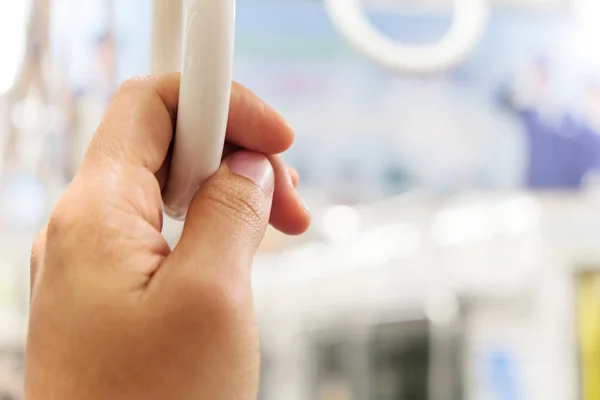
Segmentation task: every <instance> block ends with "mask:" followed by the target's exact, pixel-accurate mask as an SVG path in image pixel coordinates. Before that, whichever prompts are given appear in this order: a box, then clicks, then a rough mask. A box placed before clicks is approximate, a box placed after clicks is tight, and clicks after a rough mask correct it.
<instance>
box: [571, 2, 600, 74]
mask: <svg viewBox="0 0 600 400" xmlns="http://www.w3.org/2000/svg"><path fill="white" fill-rule="evenodd" d="M572 10H573V16H574V18H575V22H576V24H577V32H576V37H575V38H574V40H573V43H574V47H575V50H576V51H578V52H579V53H580V56H582V57H583V61H584V62H585V63H586V64H590V66H591V67H599V66H600V51H598V46H597V39H598V38H599V37H600V24H599V23H598V20H600V1H598V0H575V1H574V2H573V4H572Z"/></svg>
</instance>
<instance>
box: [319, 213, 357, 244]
mask: <svg viewBox="0 0 600 400" xmlns="http://www.w3.org/2000/svg"><path fill="white" fill-rule="evenodd" d="M361 224H362V218H361V216H360V213H359V212H358V211H357V210H355V209H354V208H352V207H349V206H334V207H331V208H330V209H328V210H327V211H326V212H325V214H324V215H323V219H322V221H321V230H322V232H323V234H325V235H326V236H327V237H328V238H329V239H331V240H334V241H342V240H348V239H352V238H354V237H356V236H357V235H358V233H359V232H360V228H361Z"/></svg>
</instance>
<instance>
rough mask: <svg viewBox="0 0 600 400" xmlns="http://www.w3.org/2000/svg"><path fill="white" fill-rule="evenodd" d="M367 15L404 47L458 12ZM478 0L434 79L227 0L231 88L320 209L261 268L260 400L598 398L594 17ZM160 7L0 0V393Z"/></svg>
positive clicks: (526, 3) (305, 23)
mask: <svg viewBox="0 0 600 400" xmlns="http://www.w3.org/2000/svg"><path fill="white" fill-rule="evenodd" d="M363 3H364V4H363V5H364V7H365V13H366V14H367V15H368V16H369V18H370V20H371V22H372V24H373V25H374V26H375V27H376V28H377V29H378V30H380V31H381V32H382V33H383V34H385V35H387V36H388V37H389V38H391V39H393V40H397V41H399V42H401V43H404V44H407V45H419V46H423V45H428V44H431V43H435V42H436V41H438V40H440V39H441V38H443V37H444V35H445V34H446V32H447V31H448V30H449V29H450V27H451V25H452V23H453V11H452V10H453V7H454V6H455V4H454V2H453V1H451V0H387V1H386V0H365V1H363ZM457 4H460V1H458V2H457ZM481 4H485V5H486V6H488V7H489V9H490V12H489V18H487V19H486V20H485V21H483V22H484V25H482V26H483V31H482V32H481V35H479V37H474V38H473V42H474V43H475V44H474V45H473V46H472V47H471V48H469V51H466V52H465V54H463V56H461V58H460V60H457V62H456V63H454V64H453V65H452V66H450V67H448V68H445V69H443V70H440V71H439V72H435V73H431V71H418V70H416V69H413V70H410V71H408V70H401V69H398V68H392V67H390V65H384V63H381V62H380V60H379V61H378V60H376V59H374V58H369V57H367V56H366V55H365V52H364V51H363V52H361V51H359V50H360V49H358V48H357V47H356V46H355V45H353V44H351V40H347V39H348V38H344V36H343V35H341V34H340V32H341V31H340V30H339V29H336V25H335V24H334V22H333V20H332V18H331V15H329V14H328V12H327V8H326V5H325V4H324V3H323V2H322V1H318V0H238V15H237V43H236V64H235V78H236V80H239V81H241V82H242V83H243V84H245V85H246V86H248V87H250V88H251V89H252V90H254V91H255V92H256V93H257V94H258V95H260V96H261V97H263V98H264V99H265V100H267V101H268V102H269V103H271V104H272V105H273V106H274V107H275V108H277V109H278V110H279V111H281V112H282V114H283V115H284V116H285V117H286V118H287V119H288V120H289V121H290V122H291V123H292V124H293V125H294V127H295V128H296V131H297V143H296V145H295V147H294V148H293V149H292V150H290V151H289V153H288V154H286V155H285V157H286V159H287V161H288V162H289V163H290V164H291V165H293V166H294V167H295V168H297V169H298V171H299V172H300V174H301V176H302V183H301V187H300V191H301V194H302V196H303V197H304V199H305V200H306V202H307V204H308V205H309V207H310V208H311V210H312V211H313V213H314V225H313V227H312V228H311V230H310V232H309V233H308V234H306V235H304V236H302V237H298V238H286V237H283V236H282V235H279V234H278V233H276V232H274V231H269V232H268V234H267V238H266V239H265V242H264V244H263V248H262V250H261V253H260V254H259V256H258V257H257V258H256V262H255V264H256V265H255V269H254V277H253V278H254V288H255V296H256V305H257V308H258V315H259V319H260V324H261V328H262V338H263V347H262V348H263V375H262V389H261V395H260V396H261V397H260V399H261V400H430V399H431V400H461V399H473V400H488V399H489V400H533V399H540V400H570V399H573V400H575V399H578V400H600V47H598V44H597V43H598V40H600V2H598V0H489V1H485V3H484V2H481ZM151 13H152V4H151V0H118V1H117V0H112V1H111V0H0V51H1V52H2V57H1V58H0V60H1V61H0V236H1V238H0V251H1V256H0V399H2V400H17V399H21V398H22V390H21V385H22V375H23V373H22V372H23V352H24V341H25V339H24V338H25V334H26V327H27V317H26V316H27V312H28V309H27V307H28V296H29V270H28V263H29V249H30V245H31V242H32V240H33V237H34V236H35V234H36V233H37V232H38V230H39V229H41V227H42V226H43V225H44V223H45V221H46V219H47V218H48V216H49V213H50V210H51V209H52V207H53V204H54V203H55V202H56V200H57V199H58V198H59V197H60V195H61V193H62V191H63V190H64V188H65V187H66V185H67V184H68V183H69V181H70V180H71V179H72V177H73V176H74V174H75V172H76V170H77V167H78V165H79V162H80V160H81V159H82V156H83V152H84V150H85V148H86V146H87V144H88V142H89V140H90V138H91V136H92V135H93V133H94V130H95V128H96V126H97V125H98V123H99V121H100V119H101V117H102V114H103V111H104V109H105V107H106V105H107V103H108V101H109V99H110V97H111V95H112V94H113V92H114V90H115V88H116V87H117V86H118V85H119V84H120V82H122V81H123V80H125V79H127V78H129V77H132V76H134V75H138V74H144V73H147V72H148V71H149V67H150V38H151V20H152V18H151V17H152V16H151ZM467 14H468V13H467ZM474 15H475V14H473V16H474ZM338 28H339V27H338ZM180 229H181V226H180V224H178V223H176V222H173V221H167V223H166V225H165V231H164V234H165V235H166V236H167V238H168V239H169V240H170V241H171V243H176V241H177V238H178V235H179V232H180Z"/></svg>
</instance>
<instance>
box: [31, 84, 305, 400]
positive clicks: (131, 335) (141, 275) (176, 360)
mask: <svg viewBox="0 0 600 400" xmlns="http://www.w3.org/2000/svg"><path fill="white" fill-rule="evenodd" d="M178 91H179V75H178V74H173V75H168V76H160V77H158V76H150V77H144V78H137V79H134V80H131V81H129V82H127V83H125V84H124V85H123V86H122V87H121V88H120V90H119V91H118V93H117V94H116V96H115V98H114V99H113V101H112V103H111V105H110V107H109V109H108V111H107V113H106V116H105V118H104V120H103V122H102V124H101V126H100V127H99V128H98V131H97V132H96V134H95V136H94V139H93V141H92V143H91V145H90V148H89V150H88V152H87V154H86V157H85V160H84V162H83V165H82V167H81V169H80V171H79V172H78V174H77V176H76V177H75V179H74V180H73V182H72V184H71V185H70V186H69V188H68V189H67V191H66V193H65V194H64V196H63V198H62V199H61V200H60V202H59V203H58V204H57V206H56V208H55V209H54V211H53V213H52V216H51V218H50V220H49V223H48V225H47V226H46V228H45V229H44V230H43V231H42V232H41V233H40V235H39V236H38V238H37V240H36V242H35V244H34V246H33V250H32V257H31V276H32V297H31V313H30V328H29V336H28V347H27V369H26V398H27V399H28V400H42V399H43V400H58V399H60V400H71V399H73V400H75V399H77V400H81V399H86V400H96V399H98V400H100V399H102V400H105V399H113V400H119V399H124V400H125V399H127V400H137V399H140V400H142V399H143V400H153V399H157V400H159V399H160V400H164V399H185V400H187V399H194V400H195V399H210V400H220V399H223V400H244V399H256V397H257V390H258V379H259V364H260V358H259V333H258V328H257V325H256V321H255V314H254V309H253V304H252V291H251V284H250V268H251V263H252V259H253V256H254V254H255V252H256V250H257V248H258V246H259V244H260V242H261V240H262V238H263V235H264V233H265V230H266V228H267V225H268V224H269V223H271V224H272V225H273V226H274V227H276V228H277V229H279V230H281V231H282V232H284V233H288V234H300V233H302V232H304V231H305V230H306V229H307V228H308V225H309V222H310V215H309V213H308V211H307V210H306V209H305V208H304V206H303V204H302V202H301V200H300V198H299V197H298V195H297V193H296V191H295V188H294V187H295V186H296V185H297V184H298V176H297V174H296V173H295V171H293V170H291V169H289V168H288V167H286V165H285V164H284V162H283V161H282V159H281V157H280V156H279V155H277V154H280V153H282V152H283V151H285V150H286V149H287V148H289V147H290V146H291V145H292V142H293V140H294V133H293V130H292V129H291V128H290V127H289V125H288V124H287V123H286V122H285V120H283V118H282V117H280V116H279V115H278V114H277V113H276V112H275V111H274V110H273V109H271V108H270V107H269V106H267V105H265V104H264V103H263V102H262V101H261V100H259V99H258V98H257V97H256V96H255V95H254V94H252V93H251V92H250V91H249V90H248V89H246V88H244V87H242V86H241V85H239V84H235V83H234V84H233V91H232V100H231V110H230V117H229V123H228V129H227V141H228V144H227V146H226V151H225V154H224V161H223V163H222V166H221V169H220V170H219V171H218V172H217V173H216V174H215V176H214V177H213V178H212V179H211V180H210V181H209V182H207V183H206V184H205V185H204V186H203V187H202V188H201V189H200V191H199V192H198V193H197V195H196V196H195V198H194V200H193V202H192V204H191V206H190V210H189V213H188V218H187V220H186V223H185V227H184V231H183V234H182V237H181V240H180V242H179V244H178V245H177V246H176V247H175V248H174V249H172V250H171V249H170V248H169V247H168V245H167V243H166V242H165V240H164V238H163V236H162V235H161V229H162V218H163V217H162V199H161V189H162V188H163V187H164V186H165V184H167V182H166V179H165V177H166V176H168V169H169V163H170V155H169V149H170V146H171V141H172V139H173V127H174V123H175V122H174V121H175V120H176V118H175V117H176V111H177V101H178ZM241 149H243V150H241ZM265 154H266V155H268V156H266V155H265ZM251 178H258V179H254V180H253V179H251ZM255 182H258V183H261V184H262V186H261V185H259V184H257V183H255Z"/></svg>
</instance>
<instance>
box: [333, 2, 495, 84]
mask: <svg viewBox="0 0 600 400" xmlns="http://www.w3.org/2000/svg"><path fill="white" fill-rule="evenodd" d="M324 1H325V8H326V10H327V12H328V13H329V16H330V18H331V21H332V22H333V24H334V26H335V28H336V29H337V31H338V32H339V33H340V35H341V36H342V37H343V38H344V39H346V41H348V43H349V44H350V45H352V46H353V47H354V49H355V50H357V51H358V52H359V53H361V54H362V55H364V56H365V57H367V58H369V59H371V60H372V61H374V62H376V63H378V64H380V65H382V66H384V67H386V68H390V69H392V70H395V71H399V72H406V73H432V72H438V71H444V70H448V69H450V68H452V67H454V66H456V65H457V64H459V63H460V62H462V61H463V60H464V59H465V58H466V57H467V56H468V55H469V54H470V53H471V52H472V51H473V50H474V49H475V47H476V46H477V44H479V42H480V40H481V38H482V36H483V34H484V33H485V29H486V26H487V22H488V18H489V14H490V5H489V0H454V3H455V5H454V22H453V24H452V26H451V28H450V30H449V31H448V33H447V34H446V35H445V36H444V37H443V38H442V39H440V40H439V41H438V42H437V43H433V44H430V45H425V46H416V45H407V44H404V43H399V42H397V41H395V40H393V39H391V38H389V37H387V36H385V35H384V34H383V33H381V32H380V31H379V30H377V29H376V28H375V27H374V26H373V24H372V22H371V21H370V20H369V18H368V16H367V15H366V13H365V10H364V8H363V7H362V5H361V0H324Z"/></svg>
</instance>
